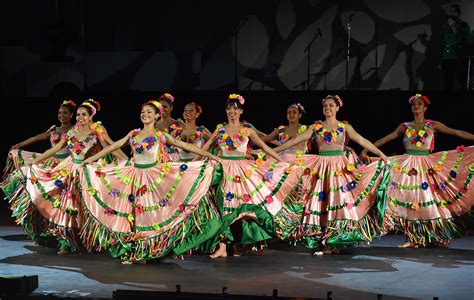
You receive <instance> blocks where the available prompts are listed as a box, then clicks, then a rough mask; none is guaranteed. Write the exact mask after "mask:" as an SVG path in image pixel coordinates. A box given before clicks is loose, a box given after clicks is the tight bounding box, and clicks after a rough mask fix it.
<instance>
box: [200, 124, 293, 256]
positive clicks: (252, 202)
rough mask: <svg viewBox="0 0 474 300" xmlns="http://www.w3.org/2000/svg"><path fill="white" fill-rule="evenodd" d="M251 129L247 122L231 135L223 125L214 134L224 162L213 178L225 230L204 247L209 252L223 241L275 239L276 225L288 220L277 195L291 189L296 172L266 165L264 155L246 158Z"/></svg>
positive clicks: (278, 164) (280, 165) (245, 241)
mask: <svg viewBox="0 0 474 300" xmlns="http://www.w3.org/2000/svg"><path fill="white" fill-rule="evenodd" d="M251 128H253V127H252V125H250V124H248V123H245V125H244V128H242V129H241V130H240V131H239V133H238V134H236V135H234V136H230V135H229V134H227V133H226V130H225V127H224V126H223V125H222V124H220V125H218V126H217V128H216V130H215V132H214V135H215V136H216V138H217V147H218V148H219V156H220V157H221V158H222V160H223V162H222V165H219V166H218V168H217V169H216V176H215V178H214V183H216V185H217V186H216V197H215V199H216V202H217V205H218V207H219V209H220V212H221V218H222V227H221V228H220V230H219V231H218V232H217V235H216V236H215V238H214V239H212V240H210V241H209V242H208V244H207V245H206V247H204V248H205V249H207V251H209V252H210V251H212V249H213V248H214V247H215V246H216V245H217V243H218V242H221V241H222V242H226V243H231V242H234V241H235V242H239V243H242V244H253V243H256V242H263V241H266V240H269V239H273V238H275V237H277V229H278V228H279V227H280V226H279V225H277V224H279V223H280V222H285V220H286V219H287V218H288V216H287V213H288V211H284V210H283V207H282V205H281V202H280V200H279V199H278V197H276V194H277V193H278V192H279V190H280V189H288V190H290V189H291V188H289V187H288V186H287V183H286V182H285V181H286V179H287V177H288V174H289V173H291V172H292V171H293V170H292V168H291V166H289V165H288V164H287V163H277V162H273V163H269V164H266V163H265V161H264V160H263V157H262V156H259V158H258V159H257V160H249V159H247V157H248V156H249V155H248V154H249V150H250V149H249V147H248V143H249V134H250V130H251ZM270 182H272V183H270ZM237 221H240V222H237ZM231 225H232V226H231ZM231 227H233V230H231ZM234 229H235V230H234Z"/></svg>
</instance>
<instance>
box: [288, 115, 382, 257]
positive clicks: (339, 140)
mask: <svg viewBox="0 0 474 300" xmlns="http://www.w3.org/2000/svg"><path fill="white" fill-rule="evenodd" d="M346 125H347V124H346V123H345V122H341V123H339V124H338V126H337V127H336V128H335V129H333V130H327V129H325V128H324V127H323V123H322V121H317V122H315V123H314V124H313V125H312V126H311V129H310V130H313V139H314V140H315V141H316V143H317V145H318V149H319V155H305V159H304V160H303V159H300V160H299V161H297V163H296V164H297V165H298V166H299V167H300V168H302V169H303V176H302V178H303V184H302V186H303V191H302V197H301V200H302V201H301V202H300V203H299V205H298V204H297V203H291V205H292V206H291V207H290V209H292V210H295V209H298V211H297V213H298V214H299V215H300V218H301V219H300V221H299V224H298V226H294V227H293V228H284V229H283V231H285V232H287V236H288V237H289V238H290V239H291V240H292V241H293V242H294V243H299V242H302V243H304V244H305V245H306V246H307V247H309V248H321V247H323V246H329V247H341V246H343V245H350V244H356V243H360V242H370V241H371V240H372V238H373V237H374V236H378V235H379V234H380V232H381V225H382V221H383V214H384V211H385V206H384V199H385V197H384V196H385V195H384V191H385V186H386V184H387V182H388V174H389V173H388V172H384V169H385V165H384V163H383V162H382V161H379V162H375V163H372V164H369V165H363V164H359V165H355V164H353V163H352V162H351V161H350V160H349V159H348V158H347V157H346V156H345V153H344V149H345V145H346V144H347V142H348V140H349V136H348V134H347V132H346ZM384 175H385V176H384ZM382 179H384V180H383V181H382ZM377 200H379V201H380V203H376V201H377Z"/></svg>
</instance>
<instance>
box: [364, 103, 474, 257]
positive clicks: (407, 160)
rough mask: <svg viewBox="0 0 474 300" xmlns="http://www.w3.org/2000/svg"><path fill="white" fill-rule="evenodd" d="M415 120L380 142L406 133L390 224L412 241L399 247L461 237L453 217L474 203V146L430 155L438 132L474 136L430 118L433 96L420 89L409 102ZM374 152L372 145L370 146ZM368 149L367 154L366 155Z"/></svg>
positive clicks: (391, 198) (395, 168)
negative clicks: (428, 114)
mask: <svg viewBox="0 0 474 300" xmlns="http://www.w3.org/2000/svg"><path fill="white" fill-rule="evenodd" d="M408 102H409V103H410V105H411V110H412V113H413V119H414V120H413V121H410V122H405V123H402V124H400V125H399V126H398V127H397V128H396V129H395V131H393V132H392V133H390V134H388V135H387V136H385V137H383V138H381V139H379V140H377V141H376V142H375V143H374V144H375V145H376V146H378V147H380V146H382V145H384V144H386V143H387V142H389V141H392V140H394V139H396V138H398V137H402V136H403V144H404V146H405V149H406V154H404V155H398V156H394V157H392V158H391V160H392V162H393V169H392V171H391V179H390V180H391V183H390V188H389V190H388V192H387V195H388V197H389V203H388V209H387V214H386V226H387V227H388V228H390V229H393V228H397V229H399V230H402V231H403V232H404V234H405V236H406V239H407V241H406V242H405V243H403V244H401V245H400V246H399V247H401V248H407V247H418V246H423V247H425V246H428V245H441V246H442V245H446V244H447V243H449V241H450V240H451V239H452V238H454V237H456V236H459V234H460V233H459V232H458V229H457V226H456V225H455V223H454V220H453V217H454V216H460V215H463V214H466V213H467V212H468V211H469V210H470V209H471V207H472V205H473V202H474V200H473V199H474V192H473V189H470V182H471V178H472V176H473V174H474V173H473V172H474V164H473V163H474V154H473V153H474V147H464V146H460V147H458V148H457V149H456V150H451V151H442V152H437V153H433V154H430V152H431V151H433V149H434V135H435V134H436V133H438V132H441V133H445V134H450V135H454V136H457V137H460V138H463V139H466V140H470V141H473V140H474V135H473V134H471V133H468V132H466V131H462V130H456V129H452V128H449V127H447V126H446V125H444V124H443V123H441V122H438V121H433V120H427V119H425V112H426V110H427V109H428V106H429V105H430V100H429V99H428V97H426V96H423V95H421V94H416V95H414V96H412V97H410V99H409V101H408ZM368 150H369V151H370V149H368ZM366 153H367V150H364V151H362V153H361V155H362V156H363V158H364V159H366Z"/></svg>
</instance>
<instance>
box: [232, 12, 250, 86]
mask: <svg viewBox="0 0 474 300" xmlns="http://www.w3.org/2000/svg"><path fill="white" fill-rule="evenodd" d="M247 20H248V19H247V18H243V19H241V20H240V23H239V25H237V28H236V29H235V30H234V32H233V33H232V35H233V36H234V38H235V45H234V51H235V55H234V89H235V90H238V89H239V78H238V77H237V64H238V52H237V50H238V48H237V45H238V44H237V43H238V37H239V31H240V29H241V28H242V26H244V24H245V23H246V22H247Z"/></svg>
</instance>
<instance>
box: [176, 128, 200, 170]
mask: <svg viewBox="0 0 474 300" xmlns="http://www.w3.org/2000/svg"><path fill="white" fill-rule="evenodd" d="M204 130H207V129H205V128H204V127H203V126H197V127H196V132H195V133H194V134H193V135H191V136H184V135H183V128H182V127H180V126H175V127H174V128H173V131H171V132H170V135H171V136H172V137H174V138H175V139H176V140H178V141H183V142H185V143H189V144H193V145H194V146H196V147H198V148H202V146H203V145H204V144H205V143H206V141H205V140H204V134H203V132H204ZM177 151H178V154H179V160H180V161H183V162H189V161H191V160H193V159H194V157H195V155H194V154H193V153H190V152H188V151H186V150H184V149H182V148H177Z"/></svg>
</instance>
